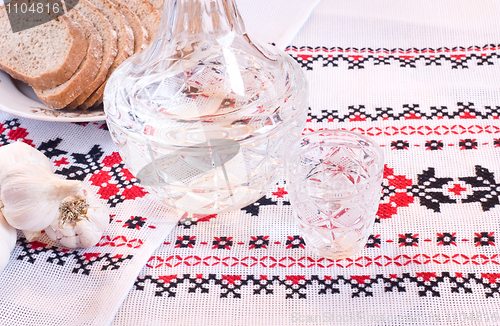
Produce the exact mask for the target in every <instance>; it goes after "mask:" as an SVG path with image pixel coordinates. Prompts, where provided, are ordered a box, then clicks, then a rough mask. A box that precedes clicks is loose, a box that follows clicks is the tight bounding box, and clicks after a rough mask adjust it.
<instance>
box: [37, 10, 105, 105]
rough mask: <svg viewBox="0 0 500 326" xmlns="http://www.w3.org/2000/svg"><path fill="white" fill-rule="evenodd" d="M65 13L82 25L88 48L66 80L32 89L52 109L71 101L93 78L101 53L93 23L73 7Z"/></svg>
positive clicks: (100, 43)
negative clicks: (51, 86)
mask: <svg viewBox="0 0 500 326" xmlns="http://www.w3.org/2000/svg"><path fill="white" fill-rule="evenodd" d="M66 15H67V16H68V17H70V18H71V19H73V20H74V21H75V22H77V23H78V24H80V26H82V28H83V30H84V31H85V38H86V40H87V43H88V48H87V50H86V51H85V53H86V55H85V57H84V58H83V60H82V62H81V63H80V66H79V67H78V69H77V70H76V71H75V73H74V74H73V76H71V78H70V79H69V80H68V81H66V82H64V83H62V84H61V85H58V86H56V87H54V88H51V89H47V90H38V89H36V88H35V89H34V90H35V93H36V95H37V96H38V98H39V99H40V100H41V101H42V102H43V103H45V104H47V105H48V106H50V107H52V108H54V109H61V108H64V107H65V106H66V105H68V104H69V103H71V102H72V101H73V100H74V99H75V98H76V97H77V96H78V95H80V94H81V93H82V92H83V90H84V89H85V88H86V87H87V86H88V85H89V84H90V83H91V82H92V81H93V80H94V79H95V76H96V75H97V72H98V70H99V67H100V65H101V62H102V55H103V51H102V49H103V46H102V38H101V36H100V35H99V33H98V32H97V29H96V28H95V27H94V25H93V24H92V23H91V22H90V21H89V20H87V19H86V18H85V17H83V16H82V15H81V14H80V13H78V11H77V10H75V9H73V10H71V11H70V12H69V13H67V14H66Z"/></svg>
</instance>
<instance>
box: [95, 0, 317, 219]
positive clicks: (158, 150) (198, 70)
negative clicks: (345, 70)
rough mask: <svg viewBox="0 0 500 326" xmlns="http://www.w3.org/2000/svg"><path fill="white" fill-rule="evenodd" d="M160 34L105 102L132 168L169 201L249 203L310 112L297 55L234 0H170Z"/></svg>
mask: <svg viewBox="0 0 500 326" xmlns="http://www.w3.org/2000/svg"><path fill="white" fill-rule="evenodd" d="M163 10H164V12H163V17H162V22H161V24H160V28H159V31H158V33H157V35H156V37H155V38H154V39H153V40H152V42H151V44H150V45H149V47H148V48H146V49H145V50H144V51H142V52H140V53H138V54H136V55H134V56H132V57H131V58H129V59H128V60H127V61H125V62H124V63H123V64H122V65H121V66H120V67H119V68H118V69H117V70H116V71H115V72H114V73H113V74H112V76H111V78H110V79H109V81H108V83H107V86H106V90H105V93H104V108H105V111H106V117H107V124H108V127H109V129H110V131H111V135H112V138H113V140H114V142H115V143H116V144H117V146H118V148H119V152H120V155H121V157H122V158H123V160H124V162H125V164H126V165H127V166H128V168H129V169H130V171H131V172H132V174H134V176H136V177H137V179H138V180H139V182H140V183H141V184H142V185H143V186H145V187H146V188H147V190H148V191H150V192H152V193H156V194H157V195H158V196H159V197H160V198H161V199H162V200H163V201H164V202H165V203H166V204H167V205H169V206H171V207H174V208H177V209H179V210H182V211H187V212H191V213H197V214H214V213H221V212H225V211H229V210H233V209H238V208H241V207H244V206H246V205H249V204H251V203H253V202H255V201H256V200H257V199H259V198H260V197H261V196H263V195H264V194H265V193H266V191H267V190H269V189H270V187H271V186H273V184H274V183H275V182H276V176H278V175H280V171H281V165H282V158H283V155H284V151H285V150H286V149H287V147H288V145H289V144H290V143H291V142H292V141H293V140H294V139H297V138H298V137H299V135H300V134H301V132H302V130H303V126H304V123H305V120H306V112H307V83H306V80H305V77H304V74H303V72H302V71H301V69H300V67H299V66H298V65H297V63H296V62H295V61H294V60H293V59H292V58H291V57H290V56H288V55H287V54H285V53H284V52H282V51H281V50H279V49H276V48H274V47H272V46H270V45H267V44H259V43H257V42H255V41H254V40H252V39H251V38H250V37H249V36H248V34H247V33H246V32H245V27H244V24H243V21H242V19H241V17H240V14H239V13H238V10H237V8H236V5H235V3H234V1H233V0H166V1H165V5H164V9H163Z"/></svg>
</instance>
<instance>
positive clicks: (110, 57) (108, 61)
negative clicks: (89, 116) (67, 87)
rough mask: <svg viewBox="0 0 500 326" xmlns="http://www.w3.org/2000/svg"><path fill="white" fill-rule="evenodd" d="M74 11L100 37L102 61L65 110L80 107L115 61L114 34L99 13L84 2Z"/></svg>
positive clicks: (80, 1)
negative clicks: (82, 89) (93, 77)
mask: <svg viewBox="0 0 500 326" xmlns="http://www.w3.org/2000/svg"><path fill="white" fill-rule="evenodd" d="M75 9H77V10H78V12H79V13H80V14H82V16H84V17H85V18H87V19H88V20H90V21H91V22H92V24H93V25H94V27H95V28H96V29H97V31H98V32H99V34H100V35H101V38H102V41H103V42H102V43H103V59H102V63H101V66H100V67H99V71H98V72H97V76H96V77H95V79H94V80H93V81H92V82H91V83H90V84H89V85H88V87H86V88H85V89H84V91H83V92H82V93H81V94H80V95H78V97H77V98H76V99H74V100H73V102H71V103H70V104H68V105H67V106H66V108H67V109H75V108H77V107H78V106H80V105H81V104H82V103H83V102H85V100H86V99H87V98H88V97H89V96H90V95H91V94H92V93H93V92H94V91H95V90H96V89H97V88H98V87H99V86H101V85H102V83H103V82H104V81H105V80H106V76H107V73H108V70H109V67H111V65H112V64H113V62H114V61H115V57H116V54H117V37H116V32H115V30H114V29H113V27H112V26H111V24H110V23H109V21H108V20H107V19H106V17H104V15H103V14H102V13H101V11H100V10H99V9H97V8H96V7H95V6H94V5H92V4H90V3H89V2H88V1H86V0H79V2H78V5H77V6H76V7H75Z"/></svg>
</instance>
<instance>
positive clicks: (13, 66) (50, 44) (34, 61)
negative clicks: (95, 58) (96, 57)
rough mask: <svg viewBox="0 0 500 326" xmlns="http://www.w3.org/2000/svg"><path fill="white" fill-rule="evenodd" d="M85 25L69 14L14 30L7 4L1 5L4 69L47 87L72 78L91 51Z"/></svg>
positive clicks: (0, 48)
mask: <svg viewBox="0 0 500 326" xmlns="http://www.w3.org/2000/svg"><path fill="white" fill-rule="evenodd" d="M87 48H88V43H87V41H86V38H85V32H84V31H83V29H82V28H81V26H80V25H79V24H78V23H76V22H74V21H73V20H72V19H70V18H68V17H66V16H60V17H58V18H55V19H53V20H51V21H49V22H47V23H45V24H42V25H39V26H37V27H33V28H30V29H27V30H23V31H20V32H17V33H12V29H11V26H10V22H9V18H8V16H7V11H6V9H5V6H0V69H1V70H3V71H5V72H7V73H8V74H9V75H11V76H12V77H13V78H16V79H19V80H21V81H23V82H25V83H27V84H29V85H31V86H32V87H34V88H36V89H39V90H44V89H51V88H54V87H56V86H58V85H60V84H62V83H64V82H66V81H67V80H68V79H70V78H71V76H72V75H73V74H74V73H75V71H76V70H77V68H78V67H79V66H80V63H81V62H82V60H83V58H84V57H85V55H86V53H87Z"/></svg>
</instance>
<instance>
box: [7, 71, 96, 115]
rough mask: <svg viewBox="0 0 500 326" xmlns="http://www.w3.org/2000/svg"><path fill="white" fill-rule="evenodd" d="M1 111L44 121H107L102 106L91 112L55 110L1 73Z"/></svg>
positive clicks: (26, 88)
mask: <svg viewBox="0 0 500 326" xmlns="http://www.w3.org/2000/svg"><path fill="white" fill-rule="evenodd" d="M0 110H2V111H5V112H7V113H10V114H13V115H17V116H19V117H23V118H29V119H36V120H44V121H65V122H87V121H101V120H105V119H106V116H105V115H104V110H103V109H102V105H101V106H100V107H99V108H96V109H91V110H86V111H83V110H54V109H51V108H49V107H47V106H46V105H45V104H43V103H42V102H41V101H40V100H39V99H38V97H37V96H36V94H35V92H34V91H33V89H32V88H31V87H30V86H28V85H26V84H25V83H23V82H21V81H19V80H16V79H12V78H11V77H10V76H9V75H7V74H6V73H5V72H3V71H0Z"/></svg>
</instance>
